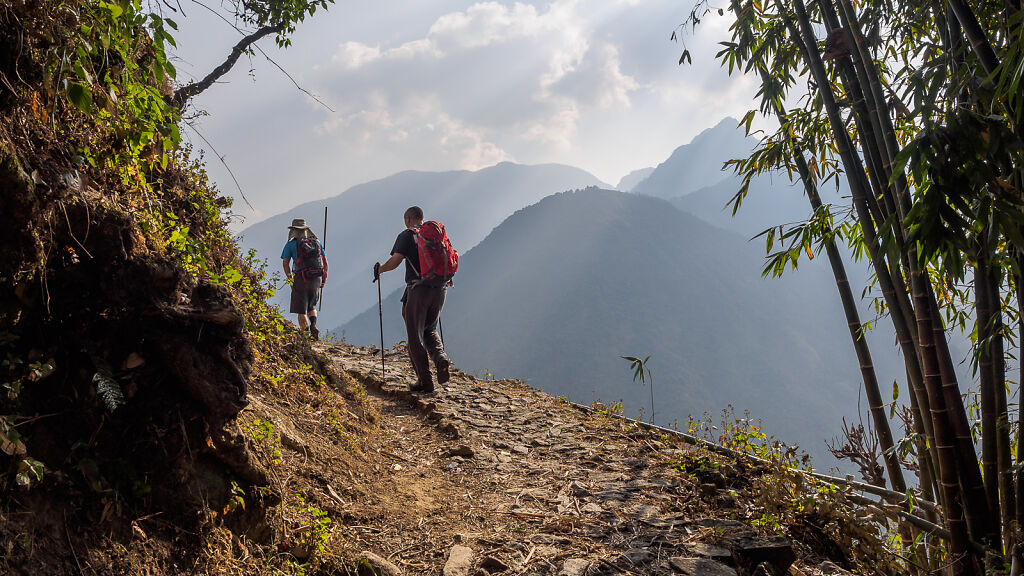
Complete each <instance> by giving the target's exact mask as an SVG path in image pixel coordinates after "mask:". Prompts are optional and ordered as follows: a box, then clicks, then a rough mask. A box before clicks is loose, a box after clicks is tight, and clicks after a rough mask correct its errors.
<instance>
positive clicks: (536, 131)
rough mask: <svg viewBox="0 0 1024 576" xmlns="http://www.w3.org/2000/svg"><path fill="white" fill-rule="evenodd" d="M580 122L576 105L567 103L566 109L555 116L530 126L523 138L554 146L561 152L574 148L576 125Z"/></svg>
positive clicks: (557, 112)
mask: <svg viewBox="0 0 1024 576" xmlns="http://www.w3.org/2000/svg"><path fill="white" fill-rule="evenodd" d="M579 120H580V112H579V110H578V109H577V108H576V105H575V104H574V103H573V102H571V101H567V102H566V103H565V107H564V108H562V109H561V110H558V111H556V112H555V113H554V114H553V115H551V116H549V117H548V118H545V119H544V121H543V122H537V123H535V124H533V125H532V126H530V128H529V129H528V130H526V132H525V133H524V134H523V138H525V139H527V140H530V141H534V142H541V143H545V144H552V145H554V146H555V147H557V148H559V149H561V150H567V149H569V148H571V147H572V141H573V138H574V137H575V136H576V125H577V123H578V122H579Z"/></svg>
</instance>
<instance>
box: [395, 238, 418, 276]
mask: <svg viewBox="0 0 1024 576" xmlns="http://www.w3.org/2000/svg"><path fill="white" fill-rule="evenodd" d="M391 254H392V255H395V254H401V255H402V256H405V283H406V284H412V283H413V282H415V281H417V280H419V278H420V273H419V269H420V251H419V248H417V247H416V233H415V232H413V231H412V230H410V229H408V228H406V229H405V230H403V231H402V233H401V234H399V235H398V238H395V245H394V247H392V248H391Z"/></svg>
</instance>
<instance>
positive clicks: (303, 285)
mask: <svg viewBox="0 0 1024 576" xmlns="http://www.w3.org/2000/svg"><path fill="white" fill-rule="evenodd" d="M320 280H321V279H320V278H319V277H317V278H310V279H309V281H308V282H307V281H305V280H302V279H300V278H299V275H297V274H296V275H295V278H294V281H293V282H292V303H291V308H290V309H289V312H291V313H292V314H308V313H309V312H311V311H313V310H314V309H316V303H317V301H318V300H320Z"/></svg>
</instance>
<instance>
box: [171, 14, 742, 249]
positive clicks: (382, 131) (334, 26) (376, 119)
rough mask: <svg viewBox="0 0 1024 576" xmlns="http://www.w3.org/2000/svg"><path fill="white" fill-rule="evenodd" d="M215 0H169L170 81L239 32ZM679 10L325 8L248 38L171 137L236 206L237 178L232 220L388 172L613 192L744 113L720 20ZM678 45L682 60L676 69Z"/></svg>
mask: <svg viewBox="0 0 1024 576" xmlns="http://www.w3.org/2000/svg"><path fill="white" fill-rule="evenodd" d="M222 2H223V5H229V4H228V3H227V2H226V1H225V0H208V1H206V0H204V3H203V4H200V3H199V2H197V1H196V0H179V3H180V6H181V8H182V9H183V11H184V14H183V15H182V14H179V15H176V16H173V17H174V18H175V20H176V22H177V23H178V25H179V30H178V32H177V33H176V34H175V39H176V41H177V44H178V49H177V50H176V52H175V60H174V62H175V65H176V67H177V70H178V81H179V82H181V83H187V82H188V81H190V80H191V79H192V78H195V77H202V76H204V75H205V74H206V73H207V72H208V71H209V70H211V69H212V68H213V67H214V66H216V65H217V64H219V63H220V62H221V61H222V60H223V58H224V57H225V56H226V55H227V54H228V52H229V50H230V47H231V46H232V45H234V44H235V43H236V42H237V41H238V40H239V39H240V38H241V34H240V33H239V32H238V31H237V30H236V29H235V28H233V27H232V26H231V25H230V23H228V22H226V21H224V20H223V19H221V18H220V17H218V16H216V15H215V14H214V13H213V11H214V10H216V11H219V12H221V13H222V14H223V13H224V8H223V5H222ZM691 7H692V0H686V1H684V2H678V1H667V0H587V1H581V0H553V1H551V2H504V1H488V2H465V1H456V0H373V1H368V0H357V1H339V2H338V3H336V4H333V5H330V7H329V10H328V11H327V12H322V11H318V12H317V13H316V14H315V15H314V16H313V17H312V18H308V19H307V20H306V21H305V22H303V23H300V24H299V25H298V28H297V30H296V31H295V33H294V35H293V36H292V41H293V44H292V46H290V47H288V48H286V49H279V48H277V46H276V45H275V43H274V41H273V39H272V38H270V37H268V38H265V39H263V40H262V41H261V42H260V44H259V46H260V48H261V49H262V50H263V51H264V52H265V53H266V55H267V56H269V57H270V58H271V59H273V63H272V62H270V61H268V60H267V58H265V57H264V56H263V55H262V54H260V53H259V52H257V53H256V55H255V56H254V57H252V58H245V57H243V59H241V60H240V61H239V62H238V64H237V65H236V66H235V67H234V69H232V71H231V72H230V73H229V74H228V75H226V76H225V77H224V78H222V79H221V81H220V82H219V83H217V84H215V85H214V86H212V87H211V88H210V89H208V90H207V91H205V92H203V93H202V94H200V95H199V96H197V97H196V98H195V99H194V101H193V102H192V104H191V106H190V109H189V110H188V112H189V113H190V116H191V117H192V119H191V121H190V125H191V126H192V127H190V128H186V129H185V130H184V136H185V138H186V139H187V140H189V141H190V142H191V143H192V144H193V146H194V147H195V148H196V149H201V150H204V151H205V159H206V163H207V169H208V171H209V174H210V176H211V178H212V179H213V181H214V182H215V183H216V184H217V186H218V188H219V189H220V191H221V192H222V193H223V194H225V195H229V196H232V197H235V198H236V199H238V197H239V190H238V188H239V187H240V188H241V192H242V193H243V194H244V196H245V197H246V198H247V199H248V201H249V203H251V204H252V208H251V209H250V208H249V206H247V205H246V204H245V203H244V202H242V201H236V203H235V207H234V209H233V212H234V213H235V214H236V219H235V221H234V222H233V223H232V226H233V227H234V228H235V229H241V228H244V227H245V226H247V225H250V224H254V223H256V222H258V221H260V220H263V219H264V218H267V217H270V216H272V215H275V214H279V213H282V212H285V211H287V210H288V209H289V208H291V207H294V206H296V205H298V204H300V203H302V202H308V201H312V200H317V199H321V198H327V197H331V196H336V195H337V194H340V193H341V192H343V191H344V190H346V189H347V188H349V187H350V186H353V185H355V184H359V183H362V182H367V181H370V180H375V179H378V178H383V177H386V176H389V175H391V174H394V173H396V172H399V171H402V170H426V171H443V170H477V169H480V168H484V167H487V166H491V165H493V164H496V163H498V162H502V161H511V162H517V163H522V164H542V163H560V164H568V165H571V166H576V167H578V168H582V169H584V170H587V171H589V172H591V173H592V174H594V175H595V176H597V177H598V178H600V179H601V180H603V181H605V182H606V183H608V184H609V185H611V186H614V185H616V184H617V183H618V182H619V179H620V178H622V177H623V176H624V175H626V174H627V173H629V172H631V171H633V170H636V169H640V168H645V167H652V166H656V165H657V164H658V163H660V162H662V161H664V160H665V159H667V158H668V156H669V155H670V154H671V153H672V151H673V150H674V149H675V148H676V147H678V146H680V145H682V144H685V143H687V142H689V141H690V140H691V139H692V138H693V136H695V135H696V134H698V133H699V132H701V131H702V130H705V129H707V128H710V127H712V126H714V125H715V124H717V123H718V122H719V121H720V120H721V119H722V118H724V117H726V116H732V117H734V118H740V117H742V115H743V114H744V113H745V112H746V110H747V109H749V108H751V107H752V106H753V105H754V102H753V100H752V97H753V95H754V92H755V86H754V83H753V81H752V79H751V78H750V77H741V76H732V77H730V76H729V75H728V74H727V72H726V70H724V69H722V68H721V67H720V66H719V63H718V61H717V60H716V59H715V53H716V52H717V51H718V46H717V43H718V42H720V41H723V40H728V39H729V32H728V24H729V20H728V19H727V18H724V17H720V16H718V15H717V14H716V13H715V12H712V13H711V14H710V15H708V17H707V18H705V19H704V21H703V22H702V23H701V25H700V27H699V28H698V29H697V31H696V33H694V32H692V31H691V30H690V29H689V28H685V29H683V28H681V27H680V26H681V24H682V23H683V22H684V21H685V20H686V17H687V16H688V14H689V11H690V9H691ZM673 32H677V33H678V34H679V36H680V38H681V40H682V41H681V42H680V41H673V40H671V39H670V37H671V35H672V33H673ZM684 48H688V49H689V50H690V52H691V54H692V57H693V64H692V65H682V66H680V65H679V63H678V62H679V57H680V54H681V53H682V51H683V49H684ZM275 63H276V64H275ZM278 66H279V67H280V69H279V68H278ZM282 69H283V71H282ZM293 80H294V82H293ZM296 85H298V86H299V87H301V88H302V90H300V89H299V88H298V87H297V86H296ZM303 90H305V91H307V92H309V93H312V94H313V95H315V97H316V98H315V99H314V98H312V97H310V96H309V95H308V94H306V93H305V92H303ZM318 100H319V102H318ZM218 158H219V159H218ZM232 174H233V176H234V177H232ZM235 179H237V181H238V184H237V186H236V184H235V183H234V180H235Z"/></svg>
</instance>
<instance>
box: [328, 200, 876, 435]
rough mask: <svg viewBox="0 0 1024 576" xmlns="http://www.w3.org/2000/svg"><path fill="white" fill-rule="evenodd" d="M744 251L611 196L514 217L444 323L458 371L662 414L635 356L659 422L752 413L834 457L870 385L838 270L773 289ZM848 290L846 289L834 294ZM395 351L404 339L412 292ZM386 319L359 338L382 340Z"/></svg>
mask: <svg viewBox="0 0 1024 576" xmlns="http://www.w3.org/2000/svg"><path fill="white" fill-rule="evenodd" d="M759 268H760V258H759V257H758V256H757V254H756V252H755V251H753V250H751V249H750V246H749V244H747V243H746V242H744V241H743V240H742V239H741V238H739V237H737V236H734V235H732V234H729V233H727V232H725V231H723V230H720V229H718V228H715V227H713V226H710V225H708V224H706V223H704V222H702V221H700V220H698V219H696V218H694V217H692V216H690V215H688V214H685V213H683V212H681V211H679V210H676V209H674V208H673V207H672V206H671V205H670V204H669V203H667V202H665V201H662V200H658V199H654V198H649V197H643V196H636V195H630V194H623V193H618V192H611V191H595V190H589V191H585V192H576V193H565V194H557V195H554V196H551V197H549V198H545V199H544V200H542V201H541V202H539V203H538V204H536V205H533V206H530V207H528V208H526V209H523V210H520V211H518V212H516V213H515V214H514V215H513V216H512V217H510V218H509V219H508V220H506V221H505V222H504V223H502V225H501V226H499V227H498V228H496V229H495V230H494V231H493V232H492V233H491V235H489V236H488V237H487V239H486V240H484V241H483V242H482V243H480V245H478V246H477V247H476V248H474V249H473V250H472V251H471V252H469V253H468V254H466V255H465V257H464V258H463V261H462V263H461V264H460V272H459V274H458V276H457V278H456V286H455V287H454V288H453V289H451V290H450V291H449V297H448V302H447V304H446V306H445V311H444V315H443V319H442V324H443V326H444V330H445V332H444V336H445V342H446V343H447V346H448V349H449V351H450V353H451V355H452V358H453V360H454V361H455V362H456V363H457V365H458V366H459V367H460V368H463V369H465V370H469V371H478V372H479V373H481V374H483V373H485V372H491V373H494V374H496V375H501V376H515V377H523V378H526V379H528V380H529V381H530V383H531V384H533V385H535V386H538V387H540V388H542V389H544V390H545V391H548V392H550V393H552V394H567V395H569V396H570V398H573V399H575V400H579V401H582V402H590V401H591V400H592V399H594V398H601V399H603V400H606V401H607V400H617V399H619V398H625V400H626V402H625V405H626V408H627V411H628V412H629V413H630V414H636V413H637V411H638V410H639V409H644V408H645V407H646V409H647V410H648V411H649V410H650V409H649V390H647V389H640V388H639V385H635V384H633V383H632V382H631V377H630V375H629V373H628V371H627V363H626V362H625V361H624V360H622V359H620V358H619V356H622V355H640V356H646V355H651V361H650V365H651V367H652V368H653V369H654V373H655V400H656V403H657V407H656V415H655V417H656V420H657V421H658V422H661V423H671V422H672V421H673V420H674V419H676V418H679V419H681V420H682V419H685V417H686V415H688V414H696V415H699V414H701V413H703V412H704V411H712V412H716V413H717V412H718V411H719V410H720V409H721V408H723V407H725V406H726V405H728V404H732V405H734V406H736V407H737V409H738V410H743V409H745V408H749V409H751V410H752V412H753V414H754V416H756V417H762V418H764V420H765V421H766V422H767V423H769V424H770V426H771V428H770V429H771V430H772V431H774V432H777V433H778V434H779V435H781V436H782V437H785V438H788V439H791V440H796V441H799V442H801V443H802V444H803V445H804V446H806V447H807V448H808V449H810V450H813V451H815V452H817V453H818V454H821V453H822V449H821V448H822V440H823V439H824V438H827V437H829V436H831V435H833V434H835V433H836V431H837V430H838V427H839V419H840V417H841V416H842V415H851V414H852V413H854V412H855V406H856V402H857V397H858V387H859V373H858V370H857V364H856V361H855V359H854V357H853V353H852V349H851V348H850V346H849V335H848V333H847V332H846V325H845V322H844V321H843V318H842V312H841V309H840V308H839V307H838V306H836V305H835V302H833V301H832V299H831V298H829V296H831V295H832V294H831V293H829V292H824V293H822V294H818V293H821V292H822V290H823V289H828V288H829V287H830V284H829V282H830V281H831V280H830V277H829V276H828V274H829V273H828V271H827V269H825V268H823V267H821V266H817V267H814V266H811V267H808V269H807V270H806V271H802V272H801V274H800V275H798V276H794V277H793V278H791V279H784V280H781V281H771V280H763V279H761V278H760V277H759ZM832 290H834V288H832ZM384 310H385V321H386V324H385V336H386V343H387V344H389V345H390V344H391V343H392V342H393V341H397V340H401V339H404V329H403V328H402V325H401V318H400V304H399V303H398V294H397V293H396V294H393V295H391V296H390V297H389V298H388V301H386V302H385V304H384ZM377 322H378V319H377V310H376V307H374V308H373V309H372V310H368V311H367V312H366V313H364V314H362V315H360V316H358V317H356V318H355V319H353V320H352V321H351V322H349V323H348V324H346V325H345V327H344V329H345V331H346V337H347V339H348V340H349V341H350V342H354V343H372V342H376V341H378V338H379V334H378V324H377Z"/></svg>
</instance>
